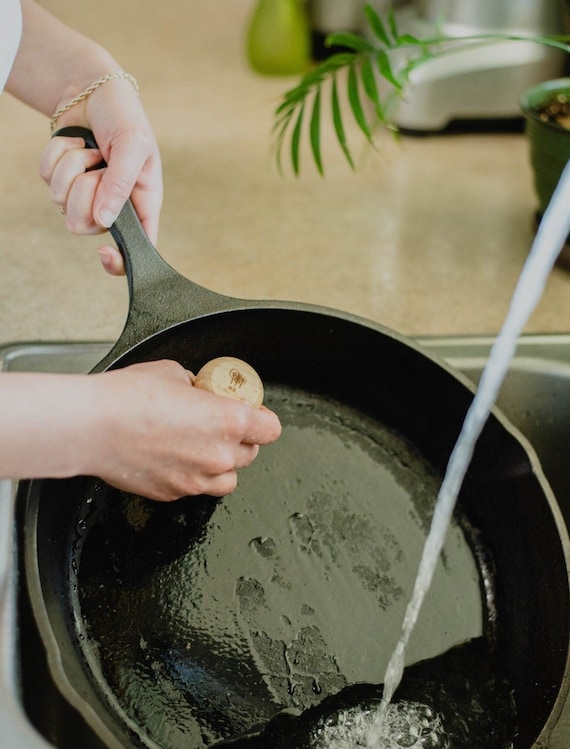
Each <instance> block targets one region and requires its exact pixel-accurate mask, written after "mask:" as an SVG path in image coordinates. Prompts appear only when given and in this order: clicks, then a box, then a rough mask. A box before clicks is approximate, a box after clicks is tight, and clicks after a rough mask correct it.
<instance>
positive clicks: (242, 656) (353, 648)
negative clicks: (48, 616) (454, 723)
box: [73, 386, 484, 749]
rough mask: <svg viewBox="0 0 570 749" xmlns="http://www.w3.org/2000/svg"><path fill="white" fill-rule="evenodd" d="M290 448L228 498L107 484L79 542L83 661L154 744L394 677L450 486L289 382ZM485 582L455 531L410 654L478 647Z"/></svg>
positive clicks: (193, 741)
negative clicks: (441, 488) (150, 497)
mask: <svg viewBox="0 0 570 749" xmlns="http://www.w3.org/2000/svg"><path fill="white" fill-rule="evenodd" d="M267 403H268V405H269V406H270V407H271V408H274V409H275V410H276V411H277V412H278V413H279V414H280V416H281V419H282V422H283V425H284V432H283V435H282V437H281V439H280V440H279V442H278V443H277V444H275V445H273V446H271V447H270V448H269V449H266V450H264V451H262V454H261V455H260V457H259V458H258V460H257V461H256V462H255V463H254V464H253V465H252V466H251V467H250V469H248V470H247V471H244V472H243V475H242V476H241V478H240V483H239V488H238V490H237V491H236V493H235V494H233V495H232V496H231V497H228V498H226V499H224V500H222V501H216V500H213V499H210V498H189V499H187V500H183V501H182V502H180V503H176V504H174V505H167V506H165V505H158V504H156V503H152V502H148V501H145V500H142V499H140V498H137V497H132V496H128V495H124V494H121V493H119V492H115V491H113V490H110V489H108V488H105V487H101V486H99V487H97V486H95V487H94V489H93V491H94V495H93V497H92V499H93V501H89V499H90V498H89V497H88V498H87V501H86V503H85V506H84V515H83V516H82V518H81V520H80V527H81V528H83V529H84V530H83V531H82V532H81V533H80V534H79V538H76V539H74V540H73V544H74V547H75V548H76V549H77V555H76V557H75V559H76V560H77V569H78V577H77V582H78V591H79V594H78V598H77V600H76V609H77V611H76V613H78V615H79V617H80V619H81V621H82V630H83V634H84V638H83V639H82V643H83V645H82V647H83V648H84V652H85V657H86V660H87V661H88V662H89V663H90V665H91V667H92V668H93V669H94V671H95V672H96V673H97V674H98V676H99V678H100V679H101V680H102V682H104V683H105V684H106V685H107V690H106V691H107V693H112V694H113V695H114V697H115V699H116V700H117V709H118V710H119V711H120V712H121V713H122V714H123V716H124V719H125V721H127V722H133V723H137V724H138V725H141V726H144V731H143V734H142V736H143V740H144V741H145V742H146V741H147V740H148V742H149V744H148V745H150V746H153V745H154V744H153V743H152V742H154V743H155V744H157V745H158V746H161V747H164V748H165V749H178V748H180V749H181V748H182V747H185V749H198V747H205V746H209V745H210V743H212V742H213V741H215V740H219V739H221V738H227V737H231V736H234V735H237V734H240V733H241V732H244V731H246V730H249V729H250V728H252V727H254V726H256V725H259V724H261V723H263V722H266V721H267V720H269V719H270V718H271V717H273V716H274V715H275V713H276V712H278V711H279V710H280V709H283V708H285V707H295V708H299V709H306V708H308V707H310V706H312V705H314V704H317V703H318V702H319V701H320V700H322V699H323V698H324V697H326V696H328V695H330V694H334V693H336V692H338V691H339V690H340V689H341V688H342V687H344V686H346V685H347V684H349V683H353V682H358V681H367V682H372V683H377V682H380V681H382V678H383V673H384V669H385V667H386V663H387V661H388V658H389V656H390V653H391V648H393V646H394V643H395V641H396V640H397V635H398V632H399V627H400V625H401V621H402V618H403V614H404V609H405V605H406V603H407V600H408V597H409V592H410V590H411V587H412V585H413V581H414V578H415V572H416V569H417V565H418V562H419V555H420V552H421V547H422V544H423V540H424V538H425V535H426V533H427V526H428V523H429V517H430V513H431V508H432V506H433V502H434V499H435V496H436V494H437V489H438V485H439V480H440V476H439V474H438V472H436V471H435V470H433V469H432V468H431V467H430V466H429V464H428V463H427V462H426V460H425V459H424V458H423V457H422V456H421V455H420V454H419V453H418V451H417V449H416V448H414V447H413V446H412V445H411V444H409V443H408V442H407V441H406V440H404V439H403V438H402V437H400V436H399V435H397V434H395V433H394V432H393V431H392V430H390V429H388V428H386V427H383V426H382V425H381V424H380V423H378V422H377V421H375V420H373V419H371V418H370V417H369V416H367V415H365V414H363V413H362V412H360V411H358V410H356V409H353V408H348V407H347V406H346V405H345V404H342V403H340V402H338V401H335V400H333V399H330V398H329V399H327V398H324V397H323V396H316V395H314V394H310V393H307V392H304V391H300V390H295V389H292V388H285V387H277V386H275V387H272V388H270V389H269V393H268V398H267ZM480 591H481V585H480V579H479V570H478V567H477V565H476V564H475V561H474V559H473V556H472V554H471V550H470V548H469V546H468V545H467V542H466V540H465V538H464V536H463V533H462V531H461V530H460V528H459V527H458V526H457V525H456V526H455V527H454V528H453V529H452V531H451V532H450V534H449V536H448V540H447V544H446V547H445V553H444V555H443V557H442V561H441V563H440V567H439V569H438V572H437V575H436V579H435V582H434V586H433V588H432V590H431V592H430V598H429V601H428V603H427V604H426V608H425V610H424V615H423V616H422V619H421V622H420V625H419V627H418V631H417V633H416V636H415V639H414V643H413V646H412V649H411V653H410V657H411V659H412V661H414V660H418V659H420V658H425V657H430V656H434V655H437V654H439V653H440V652H442V651H444V650H447V649H448V648H449V647H451V646H453V645H455V644H457V643H458V642H462V641H463V640H465V639H467V638H471V637H475V636H478V635H480V634H481V632H482V627H483V616H484V612H483V606H482V602H481V593H480Z"/></svg>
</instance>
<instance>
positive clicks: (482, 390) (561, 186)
mask: <svg viewBox="0 0 570 749" xmlns="http://www.w3.org/2000/svg"><path fill="white" fill-rule="evenodd" d="M569 233H570V162H568V164H567V165H566V168H565V169H564V171H563V173H562V176H561V178H560V181H559V183H558V186H557V188H556V190H555V192H554V194H553V196H552V199H551V202H550V205H549V206H548V209H547V210H546V212H545V214H544V217H543V219H542V221H541V223H540V227H539V230H538V232H537V234H536V237H535V241H534V243H533V245H532V248H531V251H530V253H529V256H528V258H527V261H526V263H525V265H524V267H523V269H522V272H521V275H520V277H519V280H518V282H517V285H516V288H515V291H514V294H513V298H512V301H511V305H510V308H509V311H508V313H507V316H506V318H505V322H504V324H503V327H502V328H501V331H500V332H499V335H498V336H497V339H496V340H495V343H494V345H493V348H492V349H491V353H490V356H489V361H488V363H487V366H486V367H485V370H484V372H483V374H482V377H481V380H480V383H479V387H478V389H477V393H476V395H475V398H474V399H473V402H472V404H471V407H470V408H469V411H468V412H467V416H466V417H465V421H464V423H463V427H462V429H461V432H460V434H459V437H458V440H457V442H456V444H455V447H454V449H453V451H452V453H451V457H450V459H449V463H448V466H447V470H446V473H445V476H444V479H443V482H442V485H441V488H440V490H439V494H438V498H437V502H436V506H435V509H434V514H433V518H432V523H431V527H430V531H429V533H428V536H427V539H426V542H425V545H424V549H423V552H422V557H421V560H420V565H419V568H418V574H417V577H416V581H415V585H414V589H413V593H412V597H411V599H410V602H409V603H408V606H407V609H406V613H405V616H404V621H403V624H402V630H401V635H400V639H399V641H398V643H397V645H396V647H395V649H394V652H393V654H392V657H391V658H390V661H389V663H388V666H387V669H386V674H385V677H384V692H383V697H382V702H381V704H380V707H379V708H378V711H377V715H376V716H375V718H374V720H373V722H372V725H371V728H370V729H369V732H368V736H367V744H366V746H367V749H385V747H387V746H392V743H391V741H390V726H389V724H390V720H389V718H388V711H389V709H390V706H391V701H392V698H393V696H394V693H395V691H396V689H397V688H398V686H399V684H400V681H401V679H402V675H403V671H404V663H405V657H406V649H407V646H408V643H409V641H410V637H411V634H412V632H413V630H414V627H415V624H416V622H417V619H418V616H419V613H420V609H421V607H422V604H423V601H424V598H425V595H426V593H427V592H428V590H429V587H430V584H431V581H432V578H433V575H434V571H435V567H436V564H437V561H438V558H439V554H440V552H441V550H442V547H443V543H444V540H445V536H446V533H447V530H448V527H449V524H450V521H451V517H452V513H453V509H454V507H455V503H456V501H457V497H458V495H459V491H460V489H461V485H462V483H463V479H464V477H465V474H466V472H467V469H468V467H469V464H470V462H471V458H472V456H473V452H474V449H475V445H476V442H477V439H478V437H479V435H480V434H481V431H482V429H483V427H484V425H485V422H486V421H487V419H488V417H489V414H490V411H491V409H492V407H493V405H494V404H495V401H496V399H497V396H498V394H499V390H500V388H501V385H502V383H503V380H504V378H505V375H506V374H507V371H508V369H509V365H510V362H511V360H512V358H513V355H514V353H515V350H516V346H517V341H518V338H519V335H520V334H521V333H522V332H523V329H524V327H525V325H526V323H527V321H528V319H529V318H530V316H531V314H532V312H533V311H534V309H535V307H536V305H537V304H538V302H539V301H540V298H541V297H542V294H543V292H544V288H545V286H546V282H547V280H548V276H549V274H550V272H551V270H552V267H553V265H554V263H555V261H556V258H557V257H558V254H559V252H560V249H561V248H562V246H563V245H564V242H565V241H566V238H567V236H568V234H569ZM339 738H340V737H339ZM347 738H348V737H347ZM341 745H342V739H341V743H339V746H341ZM349 745H350V744H349V743H346V744H345V746H349Z"/></svg>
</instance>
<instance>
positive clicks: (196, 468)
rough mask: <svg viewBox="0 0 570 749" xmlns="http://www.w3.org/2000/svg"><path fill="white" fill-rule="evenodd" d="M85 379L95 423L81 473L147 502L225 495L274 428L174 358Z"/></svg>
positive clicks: (273, 419)
mask: <svg viewBox="0 0 570 749" xmlns="http://www.w3.org/2000/svg"><path fill="white" fill-rule="evenodd" d="M88 379H89V382H90V384H91V387H92V389H93V393H92V397H91V398H90V403H91V408H92V410H91V413H92V419H93V421H92V422H91V421H90V423H91V424H92V426H93V427H94V428H93V429H92V434H91V438H89V439H88V440H87V442H86V446H88V449H86V455H85V464H84V465H83V467H82V471H83V472H85V473H88V474H91V475H96V476H100V477H101V478H103V479H104V480H105V481H107V482H108V483H109V484H111V485H113V486H116V487H118V488H121V489H124V490H127V491H130V492H133V493H135V494H140V495H142V496H144V497H148V498H150V499H155V500H161V501H170V500H173V499H177V498H179V497H182V496H186V495H194V494H210V495H212V496H223V495H225V494H229V493H230V492H232V491H233V490H234V489H235V487H236V485H237V473H236V472H237V470H238V469H240V468H243V467H245V466H247V465H249V464H250V463H251V462H252V461H253V460H254V458H255V457H256V456H257V454H258V451H259V445H265V444H269V443H270V442H273V441H274V440H276V439H277V438H278V437H279V435H280V433H281V425H280V423H279V419H278V418H277V416H276V415H275V414H274V413H273V412H272V411H269V410H268V409H267V408H265V407H261V408H252V407H251V406H248V405H246V404H245V403H242V402H239V401H236V400H233V399H231V398H227V397H223V396H219V395H214V394H212V393H209V392H207V391H204V390H201V389H199V388H195V387H193V384H192V382H193V379H194V375H193V374H192V373H190V372H188V371H187V370H185V369H184V368H183V367H182V366H181V365H180V364H178V363H177V362H174V361H169V360H162V361H155V362H145V363H142V364H135V365H131V366H129V367H125V368H123V369H117V370H111V371H109V372H104V373H101V374H97V375H92V376H90V377H89V378H88Z"/></svg>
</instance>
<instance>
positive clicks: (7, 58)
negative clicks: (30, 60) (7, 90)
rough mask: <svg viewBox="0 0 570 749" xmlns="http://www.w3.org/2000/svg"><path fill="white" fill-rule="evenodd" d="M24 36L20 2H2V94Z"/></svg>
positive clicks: (0, 16) (0, 46)
mask: <svg viewBox="0 0 570 749" xmlns="http://www.w3.org/2000/svg"><path fill="white" fill-rule="evenodd" d="M21 36H22V9H21V7H20V0H0V92H1V91H3V90H4V86H5V85H6V80H7V79H8V76H9V74H10V70H11V69H12V65H13V64H14V58H15V57H16V52H17V51H18V46H19V44H20V38H21Z"/></svg>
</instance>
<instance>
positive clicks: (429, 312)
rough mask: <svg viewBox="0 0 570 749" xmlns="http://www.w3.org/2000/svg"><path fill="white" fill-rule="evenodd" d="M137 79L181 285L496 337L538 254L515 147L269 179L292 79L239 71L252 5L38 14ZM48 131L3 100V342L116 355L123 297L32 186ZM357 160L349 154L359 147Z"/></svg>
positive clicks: (383, 146) (337, 159) (552, 328)
mask: <svg viewBox="0 0 570 749" xmlns="http://www.w3.org/2000/svg"><path fill="white" fill-rule="evenodd" d="M44 5H46V6H47V7H49V8H52V9H53V10H54V11H55V12H57V13H58V14H59V15H60V17H61V18H63V19H65V20H66V21H68V22H70V23H71V24H73V25H75V26H77V27H79V28H80V29H81V30H83V31H84V32H86V33H88V34H90V35H92V36H93V37H95V38H97V39H99V40H100V41H102V42H103V43H104V44H105V45H106V46H107V47H108V48H110V49H111V50H112V51H113V52H114V54H115V55H116V56H117V57H118V58H119V59H120V60H121V61H122V64H123V66H124V67H125V68H126V69H127V70H129V71H131V72H133V73H134V74H135V75H136V76H137V78H138V79H139V82H140V85H141V95H142V98H143V102H144V103H145V105H146V107H147V110H148V112H149V115H150V118H151V121H152V122H153V125H154V128H155V131H156V134H157V137H158V140H159V142H160V145H161V148H162V156H163V162H164V172H165V185H166V194H165V202H164V211H163V220H162V229H161V236H160V240H159V249H160V251H161V252H162V254H163V255H164V256H165V258H166V259H167V260H168V261H169V262H170V263H171V264H172V265H173V266H174V267H175V268H177V269H178V270H179V271H180V272H182V273H183V274H184V275H186V276H188V277H190V278H192V279H193V280H194V281H196V282H198V283H200V284H202V285H205V286H207V287H208V288H211V289H214V290H216V291H219V292H223V293H226V294H230V295H233V296H238V297H251V298H266V299H270V298H271V299H292V300H300V301H303V302H311V303H316V304H320V305H325V306H330V307H335V308H340V309H344V310H349V311H351V312H354V313H357V314H360V315H363V316H365V317H368V318H371V319H374V320H376V321H379V322H381V323H383V324H385V325H387V326H389V327H392V328H395V329H397V330H398V331H400V332H402V333H404V334H408V335H430V334H437V335H440V334H451V333H453V334H458V333H495V332H497V330H498V329H499V327H500V325H501V322H502V320H503V316H504V314H505V311H506V308H507V305H508V302H509V298H510V295H511V292H512V289H513V286H514V283H515V281H516V278H517V276H518V273H519V272H520V269H521V267H522V264H523V262H524V259H525V256H526V254H527V252H528V249H529V247H530V244H531V241H532V237H533V227H532V216H533V210H534V196H533V190H532V182H531V174H530V168H529V164H528V155H527V146H526V142H525V140H524V137H523V136H522V135H516V134H507V135H461V136H443V137H442V136H433V137H422V138H413V137H404V138H403V139H402V140H401V141H400V142H399V143H396V142H394V140H393V139H392V138H391V137H390V136H388V135H385V136H381V137H380V138H379V141H378V148H377V151H376V152H373V151H371V150H369V149H366V148H364V147H362V148H360V145H357V152H358V154H359V159H358V162H359V165H358V169H357V171H356V173H352V172H351V171H350V169H349V168H348V167H347V166H346V164H345V163H344V161H343V160H342V157H341V156H340V154H339V153H338V148H337V147H336V144H334V143H333V142H330V143H329V144H328V146H326V152H325V156H326V166H327V175H326V177H325V179H322V178H320V177H319V176H317V175H316V174H315V171H314V169H313V167H312V165H311V164H310V163H309V162H308V161H307V162H306V165H305V170H304V173H303V175H302V176H301V178H300V179H295V178H293V177H290V176H286V177H282V176H280V175H279V173H278V171H277V168H276V166H275V163H274V159H273V157H272V153H271V138H270V130H271V125H272V113H273V110H274V107H275V105H276V103H277V102H278V100H279V96H280V94H282V93H283V92H284V91H285V90H286V88H287V87H288V86H289V85H290V84H291V83H293V82H294V81H293V80H291V79H275V78H263V77H260V76H257V75H255V74H253V73H252V72H251V71H250V70H249V69H248V67H247V64H246V62H245V59H244V31H245V26H246V22H247V18H248V15H249V13H250V11H251V7H252V2H251V0H239V1H238V0H233V2H232V1H230V0H228V1H227V2H224V3H211V2H209V1H208V0H193V2H191V3H189V2H180V1H179V0H173V2H170V3H168V8H167V10H168V12H167V13H166V12H164V10H165V8H164V6H163V7H162V9H161V6H159V5H157V4H156V3H154V2H150V0H126V1H125V2H122V3H115V2H111V0H100V2H97V3H93V4H91V5H89V4H85V3H75V2H72V0H58V2H55V0H45V2H44ZM48 137H49V132H48V124H47V121H46V119H45V118H43V117H41V116H40V115H38V114H36V113H35V112H33V111H32V110H30V109H28V108H27V107H24V106H23V105H21V104H19V103H18V102H15V101H14V100H12V99H11V98H10V97H9V96H8V95H4V96H3V97H1V98H0V163H1V165H2V166H1V169H0V193H1V195H2V208H1V212H0V253H1V257H2V261H1V265H0V341H3V342H6V341H16V340H17V341H20V340H36V339H39V340H54V339H63V340H76V339H83V340H89V339H113V338H115V337H117V335H118V334H119V332H120V330H121V328H122V323H123V320H124V316H125V313H126V308H127V293H126V284H125V282H124V280H123V279H114V278H110V277H108V276H107V275H106V274H105V273H104V272H103V271H102V270H101V269H100V266H99V263H98V259H97V256H96V253H95V252H94V249H95V248H96V247H97V246H98V245H97V240H96V239H94V238H79V237H73V236H71V235H69V234H68V233H67V232H66V230H65V227H64V222H63V218H62V217H61V216H60V214H59V212H58V210H57V208H56V207H55V206H54V205H53V204H51V202H50V201H49V199H48V196H47V191H46V189H45V187H44V186H43V184H42V183H41V181H40V179H39V177H38V176H37V164H38V160H39V155H40V153H41V150H42V148H43V146H44V144H45V142H46V140H47V138H48ZM354 143H359V141H354ZM569 292H570V274H569V273H567V272H566V271H564V270H561V269H556V270H555V271H554V272H553V274H552V277H551V280H550V283H549V286H548V289H547V292H546V294H545V296H544V298H543V300H542V302H541V304H540V307H539V309H538V310H537V311H536V313H535V314H534V316H533V317H532V320H531V322H530V324H529V328H528V330H529V331H531V332H560V331H568V330H569V329H570V293H569Z"/></svg>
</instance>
